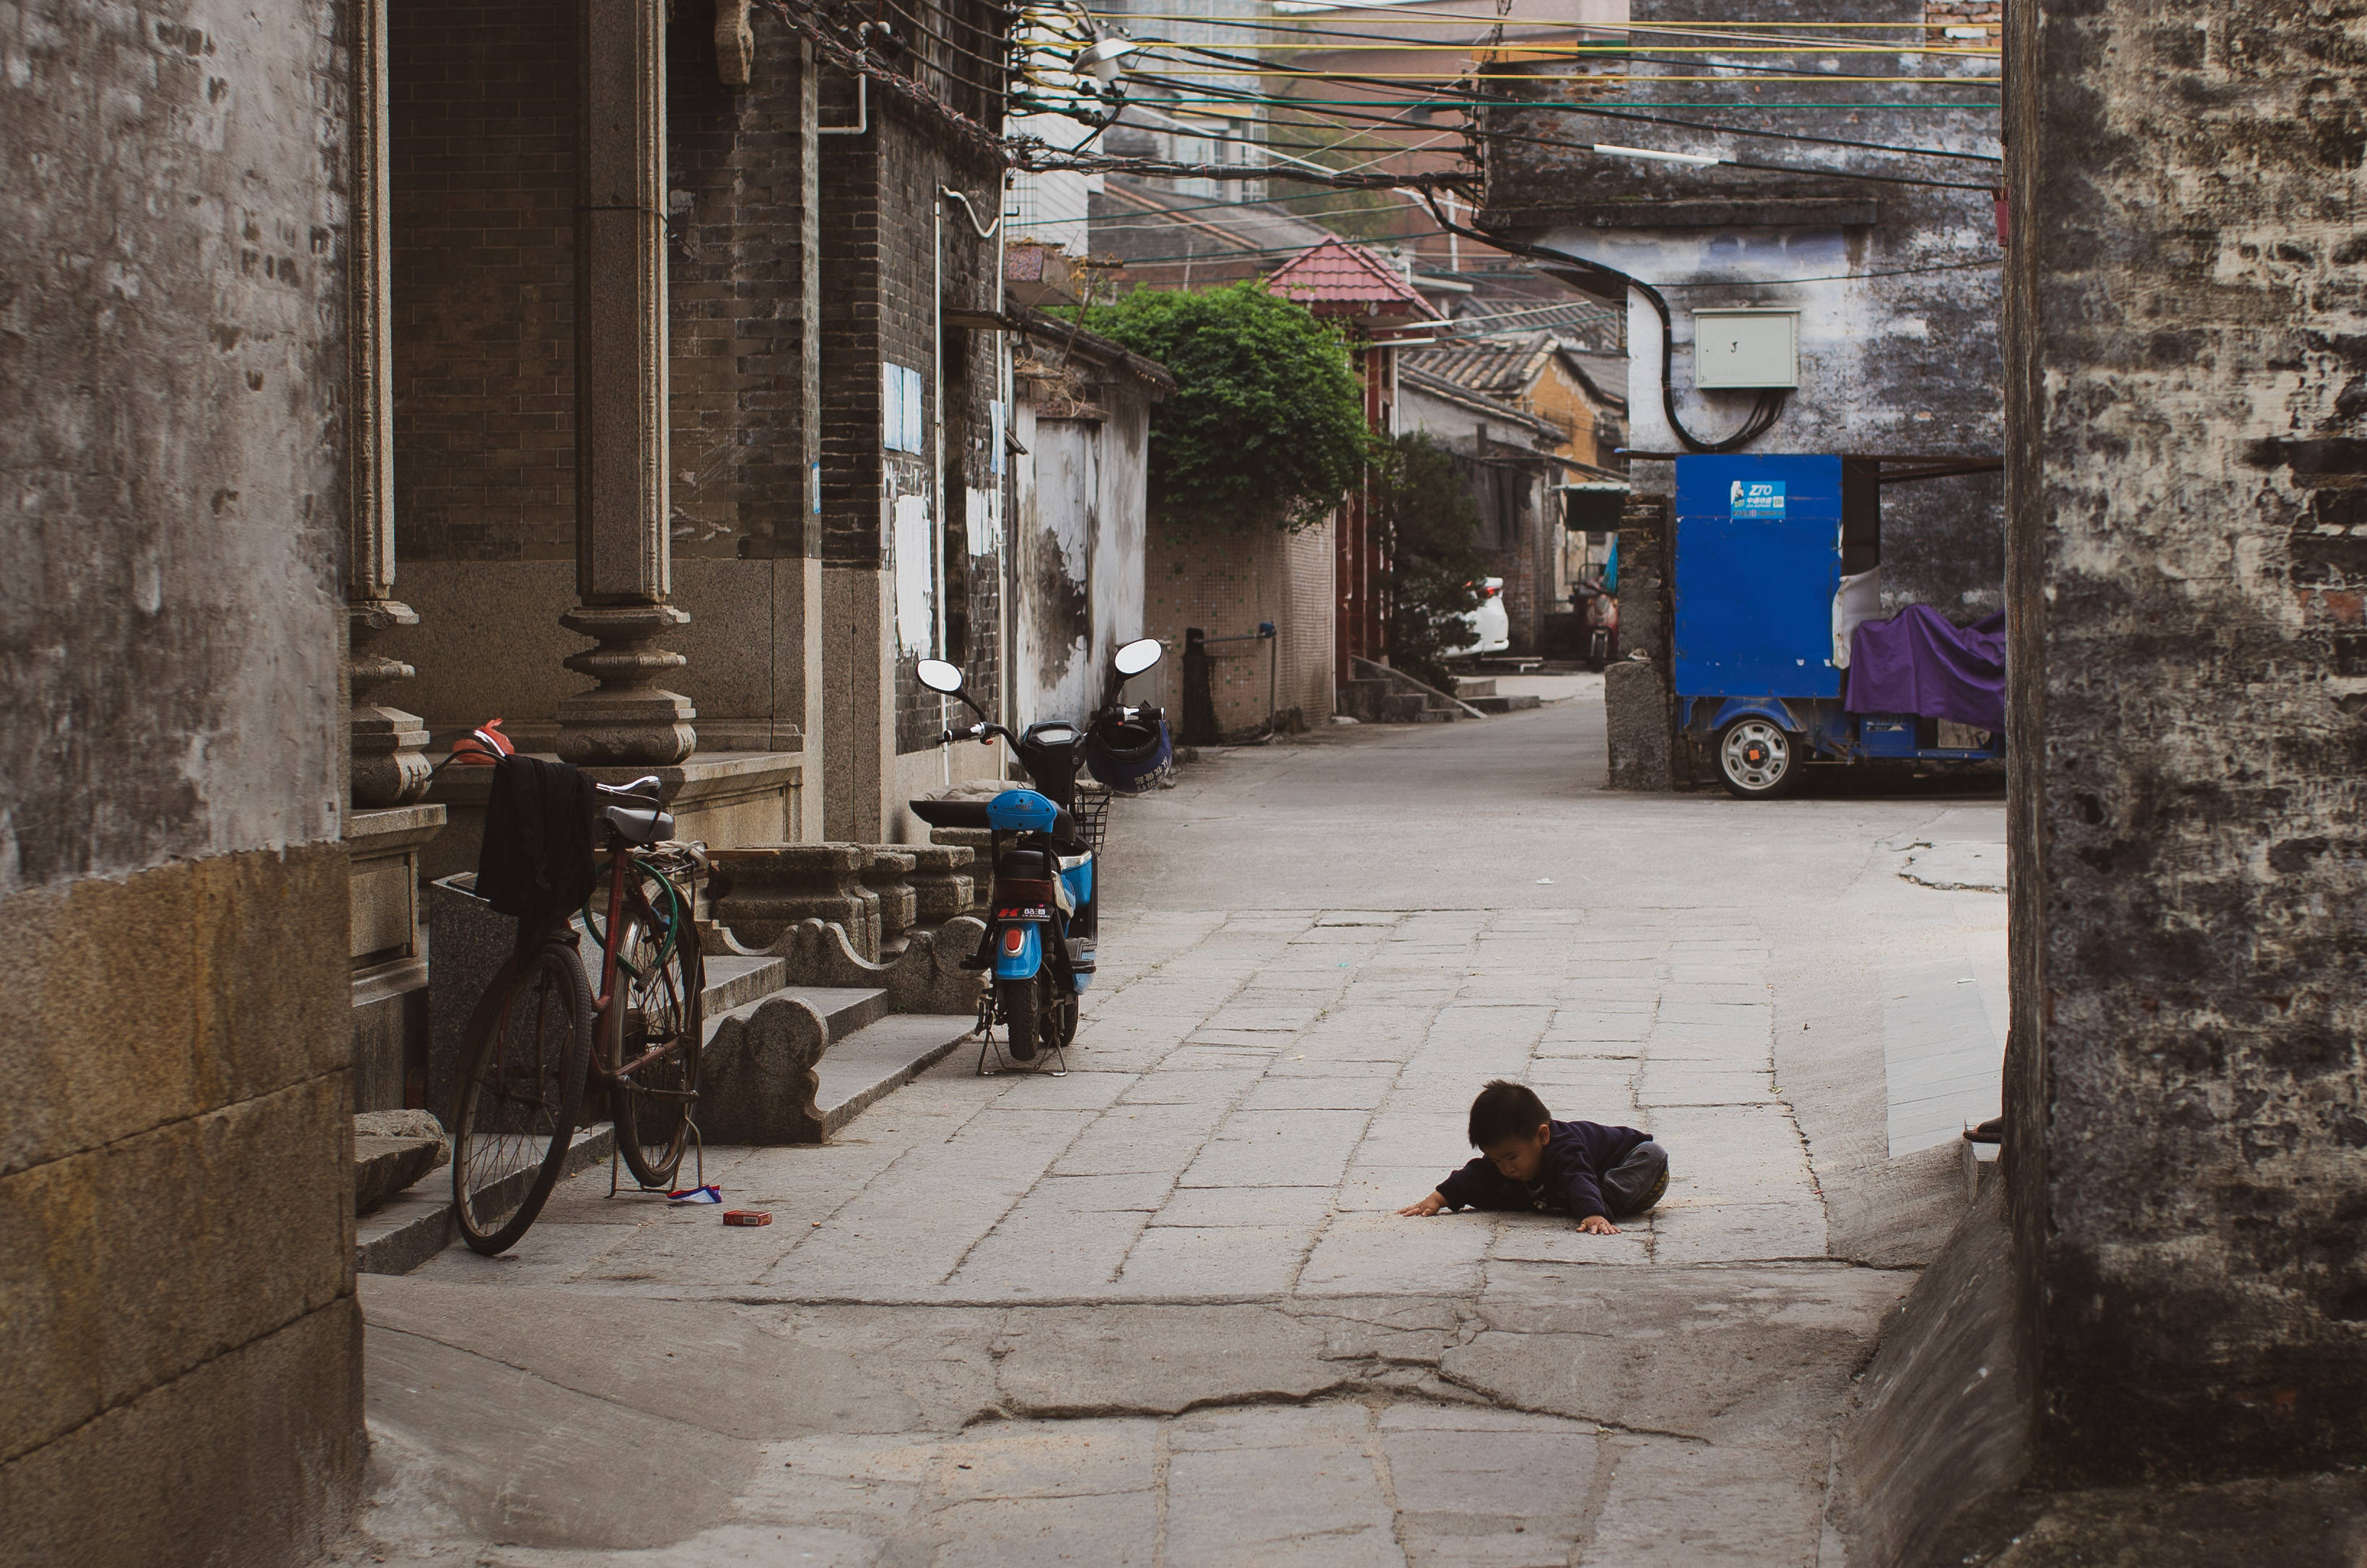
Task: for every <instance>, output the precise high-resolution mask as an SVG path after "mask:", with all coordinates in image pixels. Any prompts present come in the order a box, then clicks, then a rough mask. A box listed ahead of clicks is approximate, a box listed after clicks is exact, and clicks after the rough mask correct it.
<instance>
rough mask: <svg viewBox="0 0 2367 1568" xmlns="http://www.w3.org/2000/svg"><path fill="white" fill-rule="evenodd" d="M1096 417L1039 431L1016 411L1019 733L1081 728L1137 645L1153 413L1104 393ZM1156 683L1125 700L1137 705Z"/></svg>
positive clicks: (1027, 413)
mask: <svg viewBox="0 0 2367 1568" xmlns="http://www.w3.org/2000/svg"><path fill="white" fill-rule="evenodd" d="M1099 395H1100V396H1101V397H1102V398H1103V399H1104V413H1105V417H1103V418H1099V419H1041V418H1038V417H1037V415H1036V411H1035V409H1034V407H1033V405H1032V404H1030V403H1028V402H1026V401H1025V400H1022V402H1021V404H1020V409H1021V413H1020V423H1019V425H1018V427H1017V434H1018V436H1019V440H1020V443H1021V444H1022V445H1023V446H1026V447H1027V448H1028V454H1029V455H1028V456H1027V457H1022V458H1021V459H1019V461H1018V464H1017V465H1016V469H1015V472H1016V479H1015V484H1016V487H1017V494H1018V507H1019V519H1020V525H1019V528H1018V530H1017V538H1016V541H1015V547H1016V549H1017V552H1018V553H1017V556H1016V566H1017V571H1018V576H1019V584H1018V606H1019V608H1018V624H1017V626H1016V628H1015V632H1014V637H1015V640H1016V642H1017V649H1018V651H1017V658H1016V668H1015V671H1014V676H1015V681H1016V686H1015V689H1014V711H1015V712H1016V713H1017V715H1018V716H1019V721H1020V722H1021V723H1022V724H1031V723H1034V722H1036V721H1037V720H1039V719H1047V718H1082V717H1083V716H1086V715H1087V714H1089V713H1091V712H1092V711H1093V707H1094V706H1095V705H1097V704H1098V703H1099V702H1100V701H1101V699H1102V695H1103V693H1104V690H1105V687H1106V682H1107V681H1108V678H1109V670H1110V660H1111V658H1112V657H1113V656H1114V655H1115V654H1116V651H1117V649H1118V648H1119V647H1120V646H1121V645H1123V644H1125V643H1127V642H1128V641H1131V640H1132V639H1133V638H1135V637H1140V636H1143V635H1145V631H1144V607H1143V552H1144V545H1145V532H1146V524H1145V516H1146V513H1145V499H1144V497H1145V486H1146V484H1147V482H1148V477H1149V469H1148V467H1147V462H1148V457H1149V438H1150V407H1149V405H1148V403H1147V402H1145V401H1144V400H1143V399H1142V398H1141V397H1140V396H1139V395H1136V394H1129V393H1127V391H1126V390H1125V389H1123V388H1120V387H1116V386H1104V388H1103V389H1101V391H1100V393H1099ZM1156 685H1157V682H1156V681H1155V680H1145V681H1138V682H1134V683H1133V684H1132V685H1130V686H1129V687H1128V688H1127V690H1128V692H1129V694H1130V695H1132V696H1133V697H1134V698H1136V699H1137V700H1147V699H1146V698H1145V695H1144V694H1146V693H1149V692H1151V691H1153V690H1154V689H1155V687H1156Z"/></svg>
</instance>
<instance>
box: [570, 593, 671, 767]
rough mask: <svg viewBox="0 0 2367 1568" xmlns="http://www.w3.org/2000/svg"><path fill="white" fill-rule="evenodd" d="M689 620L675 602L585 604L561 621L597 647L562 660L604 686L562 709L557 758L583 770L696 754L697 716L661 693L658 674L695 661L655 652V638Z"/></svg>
mask: <svg viewBox="0 0 2367 1568" xmlns="http://www.w3.org/2000/svg"><path fill="white" fill-rule="evenodd" d="M689 622H690V616H689V615H685V613H684V612H682V611H680V610H677V609H675V608H674V606H673V605H671V604H585V605H581V606H579V607H577V608H576V609H573V610H571V611H569V612H568V613H567V614H566V615H561V616H560V617H559V624H560V625H561V626H565V627H566V628H567V629H568V630H569V631H572V632H576V633H579V634H581V635H582V636H584V637H592V638H594V639H595V641H596V642H597V643H598V646H597V647H595V648H589V649H584V650H583V652H581V653H577V654H572V655H571V656H569V657H568V658H567V659H566V660H564V661H563V662H564V663H565V664H566V666H567V668H569V669H570V670H572V671H576V672H577V673H578V674H581V675H589V676H591V677H592V678H593V679H595V680H596V681H598V682H600V684H599V685H598V686H597V687H595V689H593V690H592V691H589V692H581V693H578V694H576V695H574V696H572V697H570V698H568V699H567V700H566V701H565V702H563V703H561V704H560V705H559V748H558V749H559V755H560V757H561V760H563V761H570V762H573V763H574V764H575V765H576V766H578V767H601V766H608V767H629V766H633V765H636V764H651V765H655V766H659V767H664V766H667V765H669V764H672V763H674V762H679V761H682V760H683V759H684V758H685V757H687V756H689V755H690V753H691V750H692V749H693V748H694V747H696V746H697V744H698V733H697V731H696V730H694V729H693V728H691V725H690V721H691V720H692V719H694V718H697V716H698V710H697V708H695V707H693V706H692V705H691V702H690V699H689V698H688V697H685V696H684V695H683V694H681V693H679V692H668V691H663V690H662V689H660V688H659V687H658V685H657V684H656V682H657V679H658V677H659V676H661V675H663V674H664V673H665V672H666V671H669V670H679V669H681V668H683V666H685V664H687V663H689V660H686V659H685V658H684V657H683V656H682V655H681V654H679V653H670V652H668V651H667V650H665V649H662V648H658V647H655V646H652V643H651V639H652V638H654V637H658V636H659V635H660V634H661V633H663V632H666V631H669V630H672V629H673V628H674V627H675V626H686V625H688V624H689Z"/></svg>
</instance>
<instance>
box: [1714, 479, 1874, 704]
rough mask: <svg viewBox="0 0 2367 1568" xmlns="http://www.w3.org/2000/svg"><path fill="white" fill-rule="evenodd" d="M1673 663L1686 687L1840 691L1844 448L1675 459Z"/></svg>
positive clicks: (1809, 693)
mask: <svg viewBox="0 0 2367 1568" xmlns="http://www.w3.org/2000/svg"><path fill="white" fill-rule="evenodd" d="M1676 511H1677V538H1676V582H1675V600H1676V604H1675V616H1674V627H1673V631H1674V642H1675V662H1676V669H1675V671H1674V677H1675V682H1676V690H1677V694H1678V695H1679V696H1682V697H1727V696H1763V697H1838V696H1840V690H1841V675H1840V671H1838V670H1836V669H1834V668H1833V666H1832V652H1833V635H1832V604H1833V594H1834V593H1835V592H1836V591H1838V590H1839V588H1840V576H1841V459H1840V457H1717V456H1693V457H1680V458H1679V459H1677V508H1676Z"/></svg>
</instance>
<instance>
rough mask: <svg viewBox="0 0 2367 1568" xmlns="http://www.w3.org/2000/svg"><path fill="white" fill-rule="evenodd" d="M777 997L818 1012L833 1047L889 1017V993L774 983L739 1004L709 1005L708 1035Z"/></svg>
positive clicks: (711, 961) (716, 961)
mask: <svg viewBox="0 0 2367 1568" xmlns="http://www.w3.org/2000/svg"><path fill="white" fill-rule="evenodd" d="M723 962H725V960H722V959H718V958H710V959H708V963H709V964H720V963H723ZM767 962H769V963H774V964H778V963H779V962H781V961H780V960H779V959H771V960H767ZM713 993H714V987H712V986H711V985H710V986H709V987H708V994H709V995H710V996H711V995H713ZM776 997H794V998H797V999H798V1001H801V1002H804V1003H806V1004H807V1005H808V1006H810V1007H811V1008H812V1009H813V1010H814V1011H816V1012H818V1013H820V1014H821V1021H822V1027H823V1028H824V1029H826V1030H828V1031H829V1034H830V1040H831V1042H832V1045H833V1046H834V1045H835V1044H836V1043H837V1042H839V1041H841V1040H844V1039H845V1038H846V1037H847V1036H848V1035H850V1034H853V1033H855V1032H856V1031H858V1030H862V1029H866V1028H868V1027H870V1026H871V1025H872V1024H875V1023H877V1022H878V1021H880V1020H881V1019H883V1018H886V1017H887V1016H889V1012H888V993H887V992H885V991H870V990H863V989H860V988H858V987H853V986H776V987H773V988H772V989H770V990H767V991H764V992H763V993H762V994H760V995H758V996H756V997H753V998H750V999H749V1000H747V1001H745V1002H742V1003H741V1004H740V1005H739V1006H738V1007H734V1008H724V1009H720V1010H718V1009H716V1008H713V1007H709V1008H708V1011H707V1037H708V1039H709V1040H712V1039H714V1038H715V1032H716V1030H717V1028H718V1027H719V1026H720V1025H721V1024H722V1022H723V1021H724V1019H726V1018H727V1017H733V1016H737V1017H741V1018H745V1017H747V1016H748V1015H749V1014H751V1013H753V1012H754V1011H755V1010H756V1009H757V1008H759V1007H760V1006H762V1005H763V1004H764V1003H765V1002H769V1001H771V1000H772V999H773V998H776Z"/></svg>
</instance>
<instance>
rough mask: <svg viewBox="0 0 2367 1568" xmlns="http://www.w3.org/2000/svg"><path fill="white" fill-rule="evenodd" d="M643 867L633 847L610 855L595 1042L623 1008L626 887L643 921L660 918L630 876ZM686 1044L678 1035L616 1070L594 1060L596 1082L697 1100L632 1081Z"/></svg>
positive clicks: (618, 848) (693, 1093) (662, 1097)
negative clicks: (620, 974)
mask: <svg viewBox="0 0 2367 1568" xmlns="http://www.w3.org/2000/svg"><path fill="white" fill-rule="evenodd" d="M640 868H641V862H640V857H639V856H638V855H636V854H635V853H634V852H633V850H632V846H631V845H629V844H626V843H622V842H620V843H618V844H617V845H616V846H615V847H614V848H613V849H612V850H611V851H610V852H609V855H608V923H607V927H606V932H605V934H604V935H603V936H602V937H601V940H600V987H599V990H598V992H597V993H596V994H595V996H594V997H593V998H592V1031H593V1037H594V1038H595V1039H597V1038H598V1037H599V1035H600V1033H601V1032H602V1031H603V1030H604V1029H606V1026H607V1022H608V1014H609V1010H611V1009H612V1008H615V1007H617V1006H619V1005H621V1002H622V998H620V997H619V996H618V994H617V992H618V987H617V967H618V964H619V963H620V960H619V959H618V958H617V942H618V941H619V940H620V933H622V931H624V918H623V917H624V914H625V907H626V899H627V885H628V884H633V886H632V887H631V902H632V906H633V908H634V911H635V912H636V913H637V914H639V915H640V917H641V918H642V919H645V920H648V921H650V922H651V923H654V922H655V921H656V919H657V910H656V908H654V907H653V906H652V905H651V903H650V901H649V898H648V897H646V896H645V895H644V894H643V893H642V892H641V890H640V886H639V883H638V878H636V877H634V876H633V875H632V873H633V872H634V871H637V870H639V869H640ZM650 874H651V875H653V876H657V877H659V878H660V879H661V880H666V881H668V883H669V886H671V881H670V879H667V878H665V876H664V874H663V873H662V872H658V871H656V870H654V869H652V870H651V873H650ZM674 940H676V941H679V940H681V939H680V936H679V935H678V934H677V935H676V936H675V938H674ZM683 1045H684V1041H683V1040H682V1039H681V1038H680V1037H679V1036H677V1037H676V1038H674V1039H672V1040H668V1041H666V1042H664V1043H661V1044H657V1045H652V1046H651V1047H650V1048H649V1049H648V1050H646V1051H644V1052H642V1053H641V1054H640V1055H638V1056H636V1057H634V1058H633V1059H632V1060H631V1061H629V1062H627V1063H625V1064H624V1065H623V1066H619V1067H615V1068H611V1067H609V1066H607V1065H606V1063H604V1062H601V1061H599V1060H598V1059H597V1058H596V1057H595V1059H593V1060H592V1062H591V1064H590V1066H591V1073H592V1079H593V1081H594V1082H595V1083H597V1084H599V1085H601V1086H602V1087H604V1088H606V1087H610V1086H613V1085H617V1084H629V1085H630V1086H631V1088H632V1089H633V1090H634V1092H635V1093H637V1094H646V1095H650V1096H651V1097H652V1098H655V1099H659V1100H697V1098H698V1096H697V1092H696V1091H685V1090H679V1089H644V1088H642V1087H641V1086H640V1084H636V1083H633V1082H632V1077H633V1075H634V1074H635V1073H638V1072H640V1070H641V1069H642V1068H643V1067H646V1066H650V1065H651V1064H652V1063H655V1062H662V1061H664V1060H665V1059H666V1058H667V1057H669V1056H674V1055H680V1054H681V1053H682V1049H683Z"/></svg>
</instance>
